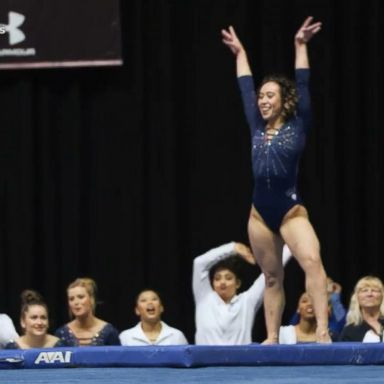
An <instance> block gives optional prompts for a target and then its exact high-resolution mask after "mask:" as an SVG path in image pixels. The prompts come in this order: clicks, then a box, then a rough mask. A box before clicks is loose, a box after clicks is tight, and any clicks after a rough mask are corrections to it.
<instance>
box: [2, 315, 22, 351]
mask: <svg viewBox="0 0 384 384" xmlns="http://www.w3.org/2000/svg"><path fill="white" fill-rule="evenodd" d="M18 337H19V335H18V334H17V332H16V329H15V326H14V325H13V322H12V320H11V318H10V317H9V316H8V315H6V314H5V313H0V348H4V347H5V345H6V344H8V343H9V342H10V341H11V340H15V339H17V338H18Z"/></svg>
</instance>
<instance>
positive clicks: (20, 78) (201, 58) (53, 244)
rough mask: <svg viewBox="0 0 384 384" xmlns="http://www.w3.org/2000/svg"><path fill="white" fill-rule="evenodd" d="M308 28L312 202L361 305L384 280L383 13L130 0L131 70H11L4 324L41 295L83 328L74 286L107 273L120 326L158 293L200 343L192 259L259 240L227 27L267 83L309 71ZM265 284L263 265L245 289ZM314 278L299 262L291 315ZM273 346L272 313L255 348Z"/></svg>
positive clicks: (4, 155) (304, 169) (2, 199)
mask: <svg viewBox="0 0 384 384" xmlns="http://www.w3.org/2000/svg"><path fill="white" fill-rule="evenodd" d="M308 15H313V16H314V17H315V18H316V19H317V20H321V21H323V30H322V31H321V33H320V34H319V35H318V36H316V37H315V38H314V39H313V42H311V44H310V59H311V67H312V77H311V91H312V92H311V93H312V100H313V110H314V122H315V123H314V126H313V129H312V131H311V134H310V137H309V139H308V142H307V147H306V151H305V153H304V156H303V158H302V162H301V172H300V189H301V193H302V195H303V198H304V200H305V203H306V206H307V208H308V210H309V212H310V216H311V221H312V223H313V225H314V227H315V229H316V231H317V233H318V236H319V238H320V241H321V245H322V256H323V260H324V264H325V267H326V270H327V272H328V274H329V275H330V276H332V277H333V278H334V279H335V280H336V281H338V282H340V283H341V285H342V286H343V299H344V303H345V304H348V301H349V296H350V294H351V290H352V288H353V286H354V284H355V282H356V281H357V279H358V278H359V277H361V276H363V275H366V274H375V275H378V276H379V277H381V278H384V265H383V261H382V260H383V256H382V250H381V243H382V238H383V235H384V231H383V206H384V204H383V193H384V190H383V150H382V148H383V142H384V140H383V127H382V123H381V120H382V108H383V105H384V100H383V88H384V83H383V74H382V73H383V72H382V69H383V68H384V63H383V59H382V55H380V51H381V50H382V49H383V48H382V47H383V46H384V42H383V29H384V23H383V17H382V15H383V5H382V2H381V1H380V0H364V1H362V0H355V1H350V0H338V1H333V0H296V1H294V0H258V1H256V0H193V1H192V0H190V1H188V0H183V1H171V0H168V1H167V0H145V1H143V0H130V1H125V0H124V1H122V2H121V22H122V29H123V32H122V40H123V51H124V62H125V64H124V66H123V67H120V68H118V67H116V68H98V69H94V68H93V69H86V68H84V69H55V70H28V71H3V72H0V161H1V163H0V164H1V168H0V170H1V172H0V251H1V256H0V257H1V259H0V312H5V313H8V314H10V315H11V316H12V317H13V319H14V321H15V323H18V316H19V294H20V292H21V291H22V290H23V289H25V288H34V289H37V290H39V291H40V292H41V293H42V294H43V295H44V296H45V297H46V299H47V302H48V304H49V307H50V311H51V317H52V321H53V322H54V324H53V326H52V328H55V327H56V326H58V325H61V324H62V323H64V322H66V321H67V319H68V317H67V307H66V297H65V294H66V286H67V284H68V283H69V282H70V281H72V280H73V279H74V278H76V277H78V276H90V277H92V278H94V279H95V280H96V282H97V283H98V287H99V300H100V302H101V303H100V306H99V308H98V315H99V316H100V317H102V318H104V319H105V320H107V321H110V322H111V323H113V324H114V325H115V326H116V327H117V328H118V329H119V330H123V329H125V328H128V327H131V326H133V325H134V324H135V323H136V321H137V319H136V318H135V316H134V313H133V307H134V301H135V296H136V294H137V293H138V291H139V290H141V289H142V288H145V287H153V288H155V289H158V290H159V291H160V293H161V295H162V298H163V301H164V304H165V314H164V320H165V321H166V322H169V323H170V324H171V325H173V326H175V327H178V328H180V329H182V330H183V331H184V332H185V334H186V336H187V337H188V339H189V341H190V342H193V334H194V303H193V297H192V293H191V271H192V260H193V258H194V257H196V256H198V255H199V254H201V253H203V252H205V251H207V250H208V249H210V248H212V247H214V246H218V245H220V244H222V243H226V242H229V241H231V240H235V241H243V242H247V233H246V228H247V218H248V213H249V209H250V203H251V193H252V173H251V163H250V139H249V131H248V127H247V124H246V122H245V118H244V115H243V110H242V105H241V102H240V97H239V92H238V89H237V83H236V78H235V62H234V58H233V56H232V55H231V53H230V52H229V51H228V49H227V48H226V47H225V46H224V45H223V44H222V43H221V37H220V29H221V28H224V27H227V26H228V25H230V24H232V25H234V26H235V28H236V30H237V32H238V34H239V36H240V37H241V39H242V40H243V43H244V45H245V46H246V48H247V51H248V53H249V58H250V61H251V65H252V68H253V72H254V76H255V80H256V81H258V80H260V78H261V77H262V76H263V75H264V74H267V73H270V72H284V73H286V74H288V75H293V53H294V52H293V36H294V33H295V32H296V30H297V29H298V27H299V26H300V25H301V23H302V22H303V20H304V19H305V17H306V16H308ZM47 38H49V37H48V36H47ZM258 272H259V271H258V270H256V271H254V270H253V269H248V270H247V272H246V273H245V281H244V284H245V286H246V285H247V284H249V282H250V280H251V279H252V278H253V277H254V275H255V274H257V273H258ZM303 281H304V280H303V273H302V271H301V270H300V268H299V267H298V266H297V263H296V262H295V261H292V262H291V263H290V264H289V266H288V267H287V268H286V282H285V286H286V292H287V307H286V312H285V315H284V319H285V320H286V319H288V318H289V317H290V315H291V314H292V312H293V311H294V310H295V306H296V301H297V299H298V296H299V294H300V292H301V291H302V290H303V289H304V283H303ZM264 334H265V330H264V321H263V314H262V311H260V313H259V314H258V316H257V319H256V323H255V330H254V339H255V341H260V340H262V338H263V337H264Z"/></svg>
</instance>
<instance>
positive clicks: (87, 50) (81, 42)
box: [0, 0, 122, 69]
mask: <svg viewBox="0 0 384 384" xmlns="http://www.w3.org/2000/svg"><path fill="white" fill-rule="evenodd" d="M121 64H122V57H121V30H120V15H119V1H118V0H1V2H0V69H15V68H52V67H84V66H103V65H108V66H109V65H121Z"/></svg>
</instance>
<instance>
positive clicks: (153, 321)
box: [120, 290, 188, 346]
mask: <svg viewBox="0 0 384 384" xmlns="http://www.w3.org/2000/svg"><path fill="white" fill-rule="evenodd" d="M163 312H164V307H163V304H162V302H161V299H160V296H159V294H158V293H157V292H156V291H153V290H144V291H141V292H140V293H139V295H138V296H137V300H136V307H135V313H136V315H137V316H139V317H140V322H139V323H138V324H136V326H135V327H133V328H129V329H126V330H125V331H123V332H121V333H120V341H121V345H135V346H140V345H183V344H188V341H187V339H186V338H185V336H184V334H183V333H182V332H181V331H179V330H178V329H176V328H173V327H170V326H169V325H167V324H166V323H164V321H162V320H161V315H162V313H163Z"/></svg>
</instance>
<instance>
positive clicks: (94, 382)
mask: <svg viewBox="0 0 384 384" xmlns="http://www.w3.org/2000/svg"><path fill="white" fill-rule="evenodd" d="M0 383H1V384H3V383H4V384H12V383H28V384H48V383H49V384H69V383H71V384H72V383H78V384H80V383H81V384H100V383H105V384H107V383H108V384H123V383H124V384H125V383H129V384H190V383H194V384H205V383H207V384H242V383H244V384H245V383H252V384H253V383H254V384H328V383H332V384H341V383H348V384H354V383H356V384H365V383H366V384H368V383H373V384H375V383H380V384H383V383H384V366H372V365H363V366H357V365H342V366H335V365H333V366H295V367H292V366H291V367H281V366H279V367H273V366H272V367H207V368H62V369H49V368H48V369H17V370H0Z"/></svg>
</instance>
